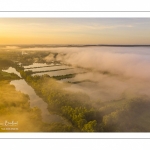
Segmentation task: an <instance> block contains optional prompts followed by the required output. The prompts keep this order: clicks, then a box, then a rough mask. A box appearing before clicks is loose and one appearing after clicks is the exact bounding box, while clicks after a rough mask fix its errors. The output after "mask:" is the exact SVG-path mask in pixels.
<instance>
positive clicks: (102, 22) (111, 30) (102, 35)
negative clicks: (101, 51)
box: [0, 18, 150, 45]
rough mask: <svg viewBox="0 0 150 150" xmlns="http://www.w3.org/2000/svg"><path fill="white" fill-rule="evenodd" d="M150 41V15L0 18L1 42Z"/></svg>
mask: <svg viewBox="0 0 150 150" xmlns="http://www.w3.org/2000/svg"><path fill="white" fill-rule="evenodd" d="M8 44H9V45H17V44H125V45H128V44H131V45H132V44H136V45H147V44H150V18H0V45H8Z"/></svg>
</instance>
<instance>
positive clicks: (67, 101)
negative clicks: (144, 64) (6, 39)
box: [0, 51, 150, 132]
mask: <svg viewBox="0 0 150 150" xmlns="http://www.w3.org/2000/svg"><path fill="white" fill-rule="evenodd" d="M48 54H49V53H48V52H45V53H42V52H32V53H31V55H21V53H20V52H16V51H12V52H9V53H8V52H5V51H4V52H0V123H1V122H4V121H5V120H8V121H9V120H10V121H12V120H14V121H18V122H19V124H18V129H19V130H15V131H14V132H16V131H20V132H149V131H150V100H149V97H146V96H144V95H141V96H136V95H134V96H132V97H131V96H130V94H129V93H126V94H125V95H124V94H123V95H122V97H121V98H120V99H116V100H113V101H105V100H99V99H98V100H92V99H90V97H89V96H88V95H86V94H84V93H81V92H71V91H67V90H65V88H66V87H68V86H70V84H63V83H59V82H57V80H61V79H65V78H72V77H74V76H75V74H69V75H64V76H57V77H53V78H50V77H49V76H48V75H43V76H32V72H31V71H28V72H24V69H23V68H22V67H19V66H18V65H17V63H16V61H19V62H21V63H23V64H26V65H28V64H32V63H33V62H34V61H35V58H36V61H37V62H45V61H44V60H43V57H45V56H47V55H48ZM11 56H12V57H11ZM9 66H12V67H15V68H16V69H17V70H18V71H19V72H20V73H21V76H22V77H23V78H24V79H25V80H26V82H27V83H28V84H30V85H31V86H32V87H33V88H34V90H35V92H36V93H37V95H39V96H40V97H41V98H42V99H43V100H44V101H45V102H46V103H47V104H48V110H49V112H51V113H56V114H58V115H60V116H62V117H64V118H66V119H67V120H68V122H70V124H69V125H68V124H61V123H55V122H53V123H49V124H48V123H44V122H43V121H42V117H41V112H40V110H39V109H38V108H31V107H30V104H29V97H28V95H25V94H23V93H21V92H18V91H16V90H15V87H14V86H12V85H10V84H9V83H10V81H11V80H16V79H19V77H18V76H17V75H15V74H13V73H12V74H9V73H6V72H3V71H2V69H7V68H8V67H9ZM106 74H107V72H106ZM14 95H16V96H14ZM0 131H1V132H2V131H3V132H4V131H6V130H2V128H0ZM11 132H12V131H11Z"/></svg>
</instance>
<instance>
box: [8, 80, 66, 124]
mask: <svg viewBox="0 0 150 150" xmlns="http://www.w3.org/2000/svg"><path fill="white" fill-rule="evenodd" d="M10 84H12V85H14V86H15V87H16V90H17V91H21V92H22V93H24V94H28V95H29V98H30V107H38V108H39V109H41V112H42V119H43V121H44V122H48V123H51V122H62V123H64V119H63V118H62V117H60V116H58V115H55V114H50V113H49V111H48V109H47V103H46V102H44V101H43V100H42V99H41V98H40V97H39V96H37V95H36V93H35V91H34V89H33V88H32V87H31V86H29V85H28V84H27V83H26V81H25V80H24V79H20V80H13V81H11V82H10Z"/></svg>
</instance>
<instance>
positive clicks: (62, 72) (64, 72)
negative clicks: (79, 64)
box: [33, 68, 85, 77]
mask: <svg viewBox="0 0 150 150" xmlns="http://www.w3.org/2000/svg"><path fill="white" fill-rule="evenodd" d="M83 72H85V70H83V69H79V68H75V69H67V70H57V71H50V72H40V73H35V74H33V76H35V75H38V76H42V75H44V74H47V75H49V76H50V77H53V76H61V75H67V74H74V73H83Z"/></svg>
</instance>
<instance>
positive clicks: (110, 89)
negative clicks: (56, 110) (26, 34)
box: [45, 47, 150, 100]
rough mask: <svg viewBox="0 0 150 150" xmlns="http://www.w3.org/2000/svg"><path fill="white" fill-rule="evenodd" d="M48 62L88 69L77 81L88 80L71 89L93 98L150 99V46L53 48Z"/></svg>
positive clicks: (46, 58)
mask: <svg viewBox="0 0 150 150" xmlns="http://www.w3.org/2000/svg"><path fill="white" fill-rule="evenodd" d="M49 51H51V52H53V53H58V54H57V56H56V57H54V55H53V54H52V53H50V54H49V56H46V57H45V60H46V61H47V62H50V61H52V60H57V61H62V62H64V63H66V64H70V65H72V66H74V67H82V68H86V69H87V73H84V74H78V75H76V77H75V78H74V80H77V81H82V80H88V81H90V82H82V83H80V84H72V85H71V87H70V88H69V89H70V90H77V91H78V90H79V91H83V92H86V93H88V94H89V95H90V96H91V97H92V98H94V99H101V100H115V99H120V98H122V97H124V96H130V97H134V96H137V95H140V96H141V95H146V96H150V93H149V88H150V85H149V81H150V67H149V66H150V48H149V47H83V48H81V47H76V48H75V47H74V48H69V47H68V48H65V47H64V48H50V49H49Z"/></svg>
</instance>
